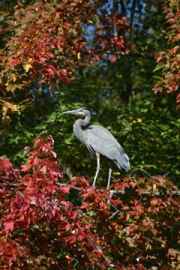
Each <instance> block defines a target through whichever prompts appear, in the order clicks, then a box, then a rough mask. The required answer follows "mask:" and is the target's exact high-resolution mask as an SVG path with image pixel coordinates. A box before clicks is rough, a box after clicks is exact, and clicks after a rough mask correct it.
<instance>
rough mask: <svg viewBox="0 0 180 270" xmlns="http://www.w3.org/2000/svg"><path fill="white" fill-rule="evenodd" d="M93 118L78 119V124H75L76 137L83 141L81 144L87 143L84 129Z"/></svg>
mask: <svg viewBox="0 0 180 270" xmlns="http://www.w3.org/2000/svg"><path fill="white" fill-rule="evenodd" d="M90 120H91V118H90V116H89V117H88V116H86V118H85V119H78V120H76V122H75V123H74V133H75V135H76V137H77V138H78V139H79V140H80V141H81V142H85V139H86V138H85V136H86V134H85V131H84V130H83V129H82V127H84V126H87V125H88V124H89V122H90Z"/></svg>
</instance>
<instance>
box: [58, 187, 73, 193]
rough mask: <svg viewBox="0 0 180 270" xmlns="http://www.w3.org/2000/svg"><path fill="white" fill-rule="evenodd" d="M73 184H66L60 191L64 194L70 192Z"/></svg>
mask: <svg viewBox="0 0 180 270" xmlns="http://www.w3.org/2000/svg"><path fill="white" fill-rule="evenodd" d="M70 188H71V186H65V187H61V188H60V191H61V193H62V194H63V195H65V194H67V193H69V190H70Z"/></svg>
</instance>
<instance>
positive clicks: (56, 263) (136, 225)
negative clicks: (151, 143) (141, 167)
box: [0, 132, 180, 269]
mask: <svg viewBox="0 0 180 270" xmlns="http://www.w3.org/2000/svg"><path fill="white" fill-rule="evenodd" d="M53 143H54V142H53V138H52V136H51V135H49V134H48V133H47V132H43V133H42V134H41V135H40V136H38V137H37V138H36V140H35V142H34V147H33V149H32V150H31V151H30V149H29V148H26V150H25V151H26V154H28V151H30V152H31V153H30V156H29V158H28V162H27V164H24V165H22V166H21V170H19V169H15V168H14V167H13V165H12V164H11V162H10V161H9V160H8V159H7V158H1V160H0V192H1V195H0V196H1V203H0V211H1V215H0V266H1V267H3V269H30V268H33V269H149V268H151V269H152V267H157V268H153V269H160V267H167V266H168V267H170V269H179V268H178V267H179V256H180V253H179V251H178V245H179V241H180V235H179V229H178V228H179V224H180V216H179V210H180V204H179V198H178V196H177V195H178V191H177V187H176V186H174V185H173V183H172V182H171V181H168V180H167V179H165V178H163V177H162V176H153V177H141V178H137V179H136V177H135V175H133V176H131V177H127V178H125V179H116V180H114V183H113V184H112V186H111V189H112V190H114V193H112V192H111V193H110V192H109V191H108V190H106V189H104V188H98V187H92V186H91V184H90V182H89V181H87V180H86V179H85V178H83V177H74V178H72V179H71V181H70V183H67V184H65V183H62V182H63V179H62V178H63V173H62V169H61V167H60V166H59V164H58V159H57V156H56V153H55V152H54V151H53V150H52V146H53ZM72 191H74V192H75V194H74V195H73V196H72V194H71V192H72ZM72 197H74V199H78V203H77V202H75V200H73V199H72ZM132 267H133V268H132ZM163 269H164V268H163ZM165 269H168V268H165Z"/></svg>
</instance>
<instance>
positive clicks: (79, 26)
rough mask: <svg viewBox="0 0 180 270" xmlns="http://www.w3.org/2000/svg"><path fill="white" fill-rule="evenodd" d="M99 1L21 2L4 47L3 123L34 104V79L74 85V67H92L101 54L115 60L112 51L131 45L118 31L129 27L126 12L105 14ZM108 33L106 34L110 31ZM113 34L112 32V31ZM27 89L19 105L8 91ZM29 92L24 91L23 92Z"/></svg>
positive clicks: (0, 69)
mask: <svg viewBox="0 0 180 270" xmlns="http://www.w3.org/2000/svg"><path fill="white" fill-rule="evenodd" d="M102 4H103V1H101V0H99V1H97V2H96V3H94V4H93V3H91V1H89V0H83V1H71V0H68V1H62V2H61V3H60V4H57V3H56V1H52V2H50V3H47V2H45V3H44V2H42V1H37V2H35V3H34V4H31V5H28V6H26V7H24V6H23V4H20V3H19V4H17V5H16V6H15V11H14V14H13V15H11V16H10V15H9V16H8V18H7V19H6V20H5V29H1V30H2V34H4V35H5V37H4V39H3V40H4V42H5V48H4V49H3V50H0V58H1V60H0V91H1V93H2V94H3V98H2V100H1V101H0V102H1V104H2V105H3V121H4V122H7V123H8V122H9V121H10V119H9V116H8V115H9V114H11V113H17V114H20V113H21V112H22V110H23V109H24V107H25V106H26V105H27V104H28V103H31V102H32V100H33V97H32V96H31V94H30V93H28V91H29V88H30V87H33V83H35V82H37V83H38V86H39V88H41V87H42V85H43V84H45V85H48V87H49V88H53V87H54V86H55V85H57V84H58V83H73V82H74V70H76V69H78V68H79V67H80V66H89V65H91V64H92V63H93V62H94V61H95V60H99V59H100V57H101V55H102V54H103V55H106V54H107V55H106V58H109V59H110V60H111V59H112V61H114V59H116V58H112V57H111V54H112V53H113V54H114V53H120V52H121V51H123V52H126V51H129V50H130V49H131V47H130V46H129V45H127V44H126V43H125V41H124V37H123V36H122V35H119V36H117V35H114V33H113V31H114V29H115V28H116V29H117V30H122V29H125V30H127V29H128V23H127V18H126V17H123V16H121V15H120V14H118V15H116V16H111V15H109V14H108V12H107V11H106V10H104V11H103V15H102V16H101V18H100V17H99V16H98V7H100V6H101V5H102ZM83 25H84V26H86V29H87V28H88V27H89V26H91V27H92V28H93V29H94V30H93V34H94V36H95V40H96V43H95V45H94V46H91V44H88V40H87V39H86V37H85V34H86V33H85V31H86V30H85V27H83ZM104 33H105V34H104ZM107 33H108V34H107ZM17 91H24V92H25V93H24V98H22V100H21V101H20V102H19V103H18V104H17V103H16V101H15V100H13V99H12V97H11V98H10V96H9V95H8V93H16V92H17ZM22 96H23V94H22Z"/></svg>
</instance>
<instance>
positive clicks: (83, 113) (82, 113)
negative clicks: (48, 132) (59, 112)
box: [63, 108, 89, 116]
mask: <svg viewBox="0 0 180 270" xmlns="http://www.w3.org/2000/svg"><path fill="white" fill-rule="evenodd" d="M63 114H75V115H80V116H87V115H88V114H89V111H88V110H86V109H85V108H80V109H77V110H73V111H67V112H63Z"/></svg>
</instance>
